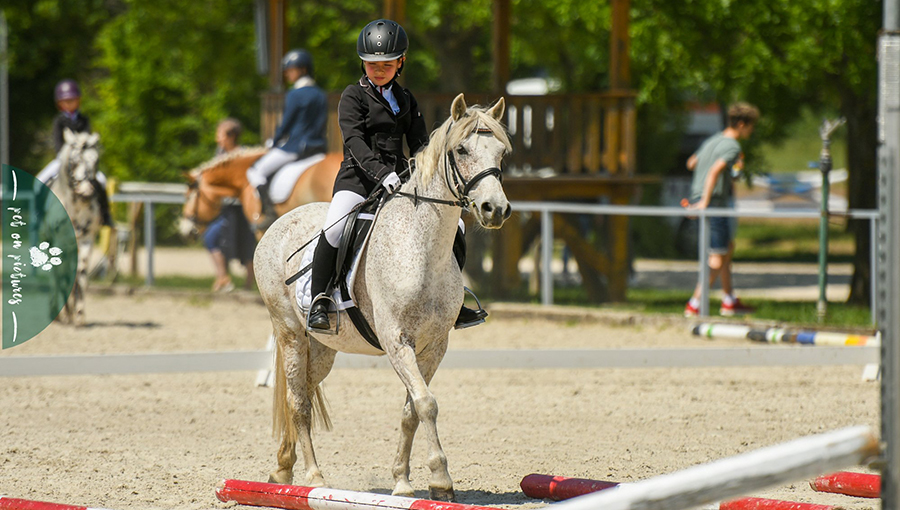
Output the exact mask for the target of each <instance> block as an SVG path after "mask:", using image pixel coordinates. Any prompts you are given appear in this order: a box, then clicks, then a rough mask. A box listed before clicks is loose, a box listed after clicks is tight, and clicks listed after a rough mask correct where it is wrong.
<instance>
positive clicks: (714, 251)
mask: <svg viewBox="0 0 900 510" xmlns="http://www.w3.org/2000/svg"><path fill="white" fill-rule="evenodd" d="M758 120H759V110H758V109H757V108H756V107H755V106H753V105H751V104H748V103H735V104H733V105H731V106H730V107H729V108H728V127H726V128H725V129H724V130H723V131H722V132H721V133H716V134H715V135H713V136H711V137H709V138H708V139H707V140H706V141H705V142H703V144H702V145H701V146H700V149H698V150H697V152H696V153H694V154H693V155H692V156H691V157H690V158H688V161H687V168H688V170H690V171H693V172H694V178H693V181H692V182H691V196H690V199H689V202H690V203H689V204H688V205H687V208H688V209H706V208H707V207H730V208H733V207H734V181H733V176H734V173H736V172H739V171H740V170H741V169H743V166H744V154H743V153H742V152H741V144H740V143H739V140H745V139H747V138H749V137H750V135H751V134H753V129H754V128H755V127H756V122H757V121H758ZM736 219H737V218H727V217H726V218H723V217H711V218H709V229H710V250H709V270H710V271H709V285H710V286H711V285H712V284H713V283H715V281H716V278H719V279H720V281H721V283H722V292H723V294H724V295H723V296H722V307H721V308H720V309H719V313H720V314H721V315H726V316H732V315H744V314H748V313H752V312H753V308H752V307H749V306H747V305H744V304H743V303H741V301H740V300H739V299H738V298H736V297H735V296H734V289H733V287H732V284H731V257H732V255H733V254H734V233H735V230H736V228H737V221H736ZM702 284H703V282H698V283H697V287H696V288H695V289H694V295H693V296H692V297H691V299H690V301H688V302H687V304H686V305H685V307H684V315H685V316H686V317H694V316H697V315H699V313H700V293H701V291H702Z"/></svg>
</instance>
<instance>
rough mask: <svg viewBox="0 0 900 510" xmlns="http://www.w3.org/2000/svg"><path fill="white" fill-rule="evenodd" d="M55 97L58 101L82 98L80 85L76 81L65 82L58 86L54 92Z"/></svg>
mask: <svg viewBox="0 0 900 510" xmlns="http://www.w3.org/2000/svg"><path fill="white" fill-rule="evenodd" d="M53 97H55V98H56V100H57V101H64V100H66V99H77V98H79V97H81V89H80V88H79V87H78V83H77V82H76V81H75V80H63V81H61V82H59V83H57V84H56V90H54V92H53Z"/></svg>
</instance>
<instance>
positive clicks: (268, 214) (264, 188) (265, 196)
mask: <svg viewBox="0 0 900 510" xmlns="http://www.w3.org/2000/svg"><path fill="white" fill-rule="evenodd" d="M256 193H257V194H258V195H259V203H260V204H261V206H262V211H261V212H260V215H261V216H262V220H260V222H259V223H258V224H257V225H256V228H257V230H266V229H267V228H269V227H270V226H272V223H275V220H276V219H277V218H278V215H277V214H275V204H273V203H272V199H271V198H270V197H269V183H268V182H267V183H265V184H260V185H259V186H257V187H256Z"/></svg>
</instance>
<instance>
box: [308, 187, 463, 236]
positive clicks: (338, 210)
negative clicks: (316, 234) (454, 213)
mask: <svg viewBox="0 0 900 510" xmlns="http://www.w3.org/2000/svg"><path fill="white" fill-rule="evenodd" d="M395 200H396V199H395ZM363 201H365V197H363V196H361V195H358V194H356V193H354V192H352V191H346V190H342V191H338V192H337V193H335V194H334V197H333V198H332V199H331V205H329V206H328V214H327V215H326V216H325V225H324V226H323V228H325V227H329V226H330V228H328V229H327V230H325V240H327V241H328V244H330V245H331V247H332V248H337V247H338V245H339V244H340V242H341V235H342V234H343V233H344V225H346V224H347V215H348V214H349V213H350V211H351V210H352V209H353V208H354V207H356V205H357V204H359V203H361V202H363ZM332 224H334V225H333V226H331V225H332ZM459 229H460V231H462V233H463V234H465V233H466V224H465V223H464V222H463V220H462V218H460V219H459Z"/></svg>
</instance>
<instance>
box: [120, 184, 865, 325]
mask: <svg viewBox="0 0 900 510" xmlns="http://www.w3.org/2000/svg"><path fill="white" fill-rule="evenodd" d="M185 191H186V186H185V185H183V184H162V183H127V182H126V183H122V185H121V187H120V189H119V191H118V192H117V193H116V194H115V195H113V196H112V197H111V200H112V201H113V202H141V203H143V204H144V207H145V209H144V239H145V241H144V244H145V246H146V249H147V280H146V284H147V285H148V286H150V285H153V283H154V274H153V250H154V247H155V232H156V224H155V218H154V208H153V205H154V204H182V203H184V193H185ZM512 207H513V210H514V211H521V212H534V213H540V214H541V303H542V304H544V305H552V304H553V273H552V271H551V269H550V263H551V262H552V260H553V214H554V213H559V214H595V215H605V216H658V217H696V218H698V219H699V221H700V235H699V238H698V240H697V244H698V252H699V254H700V255H699V257H698V275H699V281H701V282H707V283H706V284H705V285H703V286H702V293H701V299H700V315H701V316H708V315H709V283H708V282H709V265H708V264H707V263H706V261H707V259H708V258H709V237H710V234H709V218H710V217H733V218H784V219H819V218H820V217H821V214H822V213H821V211H819V210H818V209H798V210H788V211H760V210H743V209H729V208H708V209H702V210H700V209H691V210H688V209H684V208H682V207H662V206H643V205H603V204H573V203H568V202H518V201H516V202H512ZM830 216H833V217H842V218H850V219H860V220H868V221H869V230H870V243H871V246H870V254H871V255H870V257H871V258H870V264H871V266H872V270H871V272H870V274H871V275H872V278H873V279H874V277H875V275H876V274H878V272H877V271H876V269H877V266H876V264H877V262H878V261H877V257H876V243H877V228H878V221H879V215H878V211H875V210H850V211H847V212H833V213H830ZM875 287H876V286H875V282H874V281H872V282H871V284H870V288H871V296H870V297H871V304H872V306H871V308H872V310H873V315H872V322H873V323H874V322H875V315H874V313H875V312H874V311H875V310H876V309H877V307H876V299H877V295H876V292H875Z"/></svg>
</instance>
